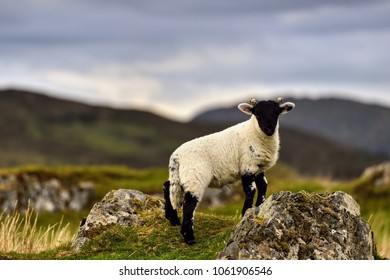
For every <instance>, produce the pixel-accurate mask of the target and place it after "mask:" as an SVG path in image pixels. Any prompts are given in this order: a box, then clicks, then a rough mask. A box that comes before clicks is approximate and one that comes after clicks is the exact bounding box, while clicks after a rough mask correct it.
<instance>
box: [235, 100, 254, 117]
mask: <svg viewBox="0 0 390 280" xmlns="http://www.w3.org/2000/svg"><path fill="white" fill-rule="evenodd" d="M238 109H240V110H241V111H242V112H244V113H245V114H248V115H252V109H253V106H252V105H250V104H248V103H240V104H239V105H238Z"/></svg>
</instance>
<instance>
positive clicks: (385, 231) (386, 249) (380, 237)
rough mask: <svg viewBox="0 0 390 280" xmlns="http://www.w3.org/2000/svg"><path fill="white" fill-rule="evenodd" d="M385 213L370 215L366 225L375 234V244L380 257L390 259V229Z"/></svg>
mask: <svg viewBox="0 0 390 280" xmlns="http://www.w3.org/2000/svg"><path fill="white" fill-rule="evenodd" d="M387 219H388V217H387V214H386V212H383V211H381V212H378V213H376V214H375V215H371V217H370V218H369V219H368V223H369V224H370V225H371V229H372V231H373V232H374V234H375V236H374V237H375V242H376V246H377V250H378V253H379V255H380V256H382V257H385V258H388V259H390V227H389V224H388V222H386V221H387Z"/></svg>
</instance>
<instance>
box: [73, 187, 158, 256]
mask: <svg viewBox="0 0 390 280" xmlns="http://www.w3.org/2000/svg"><path fill="white" fill-rule="evenodd" d="M156 211H161V213H163V211H164V203H163V201H162V200H161V199H159V198H156V197H153V196H150V195H146V194H144V193H142V192H140V191H136V190H130V189H119V190H113V191H110V192H109V193H107V194H106V195H105V196H104V198H103V199H102V200H101V201H100V202H98V203H96V204H95V205H94V206H93V207H92V209H91V211H90V213H89V214H88V216H87V218H85V219H84V220H83V221H82V223H81V225H80V228H79V231H78V233H77V235H76V238H75V240H74V241H73V244H72V246H73V248H74V249H75V250H79V249H80V248H82V247H83V246H84V245H85V244H86V243H87V242H88V241H89V240H91V239H93V238H94V237H96V236H98V235H100V234H101V233H103V232H104V231H105V230H107V229H109V228H110V227H112V226H115V225H120V226H137V225H140V224H142V219H143V217H144V216H145V215H146V214H147V213H151V212H153V213H156Z"/></svg>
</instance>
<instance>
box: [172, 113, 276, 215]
mask: <svg viewBox="0 0 390 280" xmlns="http://www.w3.org/2000/svg"><path fill="white" fill-rule="evenodd" d="M278 154H279V123H278V125H277V126H276V129H275V133H274V134H273V135H272V136H267V135H266V134H264V133H263V132H262V131H261V129H260V128H259V125H258V122H257V120H256V117H255V116H252V117H251V118H250V119H249V120H248V121H245V122H242V123H239V124H237V125H235V126H232V127H229V128H227V129H225V130H223V131H220V132H217V133H214V134H210V135H206V136H203V137H200V138H196V139H194V140H191V141H189V142H186V143H184V144H183V145H181V146H180V147H179V148H177V149H176V150H175V151H174V152H173V154H172V155H171V158H170V161H169V180H170V183H171V187H170V199H171V203H172V206H173V208H174V209H179V208H181V206H182V204H183V199H184V193H185V192H190V193H191V194H192V195H193V196H195V197H196V198H197V199H198V201H200V200H201V199H202V196H203V192H204V190H205V188H207V187H208V186H210V187H220V186H223V185H227V184H231V183H233V182H236V181H238V180H240V179H241V176H242V175H245V174H253V175H257V174H259V173H260V172H264V171H266V170H267V169H269V168H271V167H272V166H273V165H274V164H275V163H276V161H277V159H278Z"/></svg>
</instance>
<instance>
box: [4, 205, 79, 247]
mask: <svg viewBox="0 0 390 280" xmlns="http://www.w3.org/2000/svg"><path fill="white" fill-rule="evenodd" d="M15 208H16V207H15ZM37 221H38V213H36V212H35V211H34V209H33V208H32V207H30V206H29V207H28V209H27V210H26V211H25V212H24V213H23V214H21V213H19V212H18V211H16V210H14V211H13V212H12V213H11V214H7V213H5V212H2V213H1V214H0V252H17V253H37V252H40V251H43V250H47V249H52V248H55V247H57V246H59V245H61V244H63V243H65V242H69V241H71V240H72V239H73V235H72V234H71V232H70V230H69V229H68V226H69V224H67V225H63V222H62V219H61V221H60V222H59V223H57V224H55V225H49V226H47V227H38V226H37Z"/></svg>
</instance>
